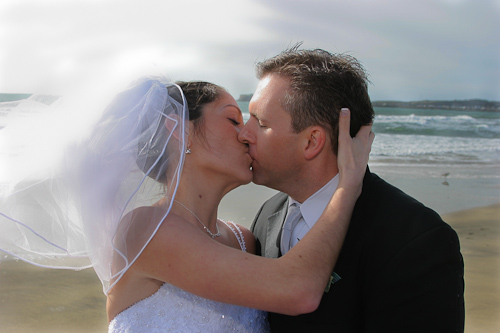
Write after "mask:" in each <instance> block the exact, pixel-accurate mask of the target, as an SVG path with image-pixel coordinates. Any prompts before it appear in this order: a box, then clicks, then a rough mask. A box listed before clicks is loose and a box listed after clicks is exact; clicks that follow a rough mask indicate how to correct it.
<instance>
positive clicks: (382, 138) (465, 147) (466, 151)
mask: <svg viewBox="0 0 500 333" xmlns="http://www.w3.org/2000/svg"><path fill="white" fill-rule="evenodd" d="M371 154H372V155H373V156H406V157H410V156H422V155H429V156H430V155H435V156H437V157H439V156H444V155H448V156H450V157H453V158H456V159H460V160H467V159H469V160H493V161H500V139H485V138H474V139H472V138H456V137H441V136H429V135H397V134H384V133H382V134H379V133H376V136H375V141H374V143H373V147H372V152H371Z"/></svg>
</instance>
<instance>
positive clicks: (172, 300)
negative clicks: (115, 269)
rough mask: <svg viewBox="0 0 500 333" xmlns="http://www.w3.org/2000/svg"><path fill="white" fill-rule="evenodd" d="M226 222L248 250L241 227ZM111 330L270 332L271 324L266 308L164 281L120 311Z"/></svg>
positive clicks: (110, 327)
mask: <svg viewBox="0 0 500 333" xmlns="http://www.w3.org/2000/svg"><path fill="white" fill-rule="evenodd" d="M225 223H226V225H228V226H229V227H230V228H231V230H233V233H234V234H235V235H236V237H237V238H238V240H239V241H240V246H241V247H242V250H243V251H245V250H246V249H245V243H244V240H242V238H241V236H240V235H241V234H240V232H239V228H238V226H237V225H236V224H233V223H230V222H225ZM232 226H234V228H233V227H232ZM235 228H236V229H237V230H235ZM109 332H113V333H114V332H269V324H268V322H267V312H265V311H260V310H256V309H251V308H246V307H242V306H237V305H231V304H226V303H221V302H216V301H212V300H209V299H206V298H203V297H199V296H197V295H194V294H191V293H189V292H187V291H184V290H182V289H179V288H177V287H175V286H173V285H171V284H168V283H164V284H163V285H162V286H161V287H160V289H159V290H158V291H157V292H156V293H154V294H153V295H151V296H149V297H148V298H146V299H143V300H141V301H139V302H137V303H135V304H134V305H132V306H131V307H129V308H128V309H126V310H124V311H122V312H121V313H119V314H118V315H117V316H116V317H115V318H114V319H113V320H112V321H111V323H110V324H109Z"/></svg>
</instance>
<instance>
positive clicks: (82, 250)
mask: <svg viewBox="0 0 500 333" xmlns="http://www.w3.org/2000/svg"><path fill="white" fill-rule="evenodd" d="M89 98H91V97H89ZM94 108H97V106H94ZM0 110H7V111H5V114H6V116H5V117H3V119H2V118H0V121H3V123H2V124H1V125H2V126H3V128H1V127H0V250H1V251H3V252H5V253H7V254H9V255H12V256H15V257H17V258H20V259H22V260H24V261H27V262H29V263H32V264H35V265H38V266H42V267H48V268H62V269H84V268H88V267H93V268H94V270H95V271H96V273H97V275H98V276H99V278H100V280H101V282H102V284H103V291H104V293H107V292H108V291H109V289H110V288H111V287H112V286H113V285H114V284H115V283H116V282H117V281H118V280H119V279H120V278H121V276H123V274H124V273H125V272H126V270H127V269H128V268H129V267H130V266H131V265H132V264H133V262H134V261H135V260H136V259H137V258H138V256H139V255H140V254H141V253H142V251H143V250H144V248H145V247H146V245H147V244H148V243H149V241H150V240H151V238H152V237H153V236H154V234H155V233H156V231H157V230H158V228H159V227H160V225H161V223H162V222H163V221H164V220H165V218H166V216H167V215H168V213H169V211H170V209H171V206H172V202H173V201H172V200H170V201H169V202H167V203H166V204H164V205H162V206H161V207H157V208H155V209H150V210H149V211H150V216H151V218H150V219H149V220H148V221H136V220H134V219H133V218H132V215H133V210H135V209H141V208H140V207H143V206H149V205H151V204H153V203H155V202H157V201H158V200H159V199H161V198H162V197H167V198H174V197H175V193H176V191H177V188H178V185H179V180H180V175H181V171H182V166H183V163H184V152H185V147H186V140H187V130H188V126H186V124H187V123H188V120H189V115H188V108H187V103H186V100H185V98H184V95H183V94H182V90H181V89H180V87H178V86H177V85H175V84H173V83H168V82H166V80H164V79H162V78H156V77H148V78H143V79H140V80H138V81H136V82H134V83H133V84H132V85H131V86H129V87H128V88H127V89H126V90H124V91H122V92H121V93H119V94H118V95H116V97H115V98H114V99H113V100H112V101H111V103H109V104H108V106H107V107H105V108H100V110H103V111H98V112H95V111H94V110H90V109H88V108H83V107H82V105H78V104H72V102H66V101H64V99H57V98H53V97H50V96H31V97H30V98H28V99H27V100H23V101H20V102H7V103H0ZM83 115H87V117H83ZM88 115H94V116H93V117H92V116H90V117H89V116H88Z"/></svg>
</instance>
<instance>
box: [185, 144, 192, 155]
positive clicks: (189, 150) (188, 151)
mask: <svg viewBox="0 0 500 333" xmlns="http://www.w3.org/2000/svg"><path fill="white" fill-rule="evenodd" d="M186 154H191V148H189V144H188V146H187V149H186Z"/></svg>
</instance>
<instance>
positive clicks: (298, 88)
mask: <svg viewBox="0 0 500 333" xmlns="http://www.w3.org/2000/svg"><path fill="white" fill-rule="evenodd" d="M299 47H300V44H298V45H296V46H294V47H292V48H290V49H287V50H285V51H283V52H282V53H280V54H278V55H276V56H274V57H272V58H270V59H267V60H265V61H263V62H261V63H258V64H257V68H256V69H257V78H258V79H259V80H260V79H262V78H263V77H265V76H267V75H271V74H277V75H280V76H284V77H287V78H289V79H290V90H289V91H288V92H287V93H286V95H285V99H284V101H283V102H282V107H283V109H284V110H285V111H286V112H288V113H289V114H290V116H291V117H292V127H293V129H294V131H295V132H297V133H298V132H300V131H302V130H304V129H305V128H307V127H309V126H315V125H319V126H322V127H324V128H325V129H327V131H328V132H329V134H330V136H331V142H332V147H333V152H334V153H335V154H337V152H338V118H339V112H340V109H341V108H344V107H346V108H349V109H350V110H351V128H350V132H351V136H354V135H356V133H357V132H358V131H359V129H360V127H361V126H363V125H367V124H370V123H371V122H372V121H373V118H374V116H375V114H374V112H373V107H372V104H371V101H370V97H369V96H368V82H369V81H368V75H367V73H366V71H365V69H364V68H363V66H362V65H361V63H360V62H359V61H358V60H357V59H356V58H354V57H352V56H350V55H347V54H332V53H329V52H327V51H325V50H322V49H313V50H299V49H298V48H299Z"/></svg>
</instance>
